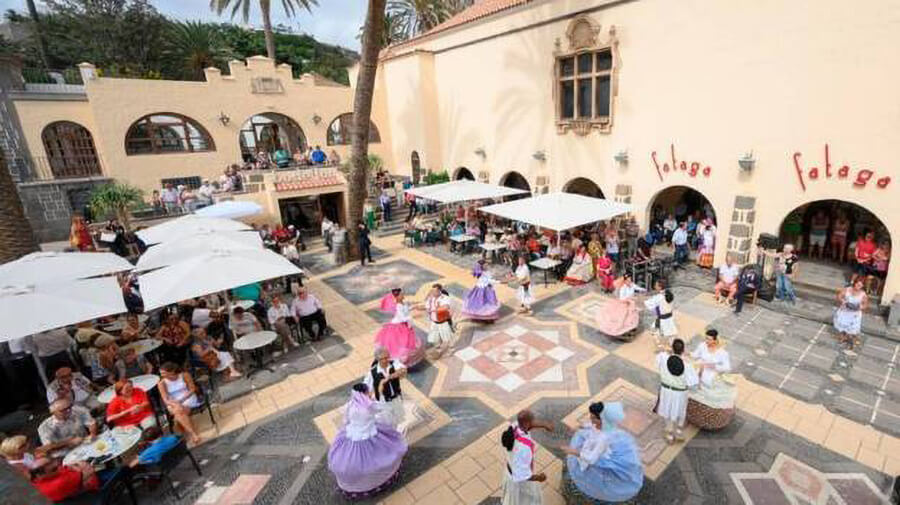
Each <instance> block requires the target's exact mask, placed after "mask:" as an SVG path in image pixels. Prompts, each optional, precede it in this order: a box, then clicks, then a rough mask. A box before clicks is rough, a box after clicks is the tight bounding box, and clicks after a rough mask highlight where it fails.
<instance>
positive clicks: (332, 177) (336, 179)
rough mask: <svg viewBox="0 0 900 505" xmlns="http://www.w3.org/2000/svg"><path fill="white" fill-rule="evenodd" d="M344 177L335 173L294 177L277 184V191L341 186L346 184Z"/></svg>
mask: <svg viewBox="0 0 900 505" xmlns="http://www.w3.org/2000/svg"><path fill="white" fill-rule="evenodd" d="M346 183H347V181H346V179H344V176H343V175H342V174H341V173H340V172H337V171H335V172H334V173H331V174H323V175H308V176H300V177H293V178H290V179H282V180H280V181H276V182H275V191H277V192H283V191H300V190H304V189H314V188H322V187H326V186H340V185H342V184H346Z"/></svg>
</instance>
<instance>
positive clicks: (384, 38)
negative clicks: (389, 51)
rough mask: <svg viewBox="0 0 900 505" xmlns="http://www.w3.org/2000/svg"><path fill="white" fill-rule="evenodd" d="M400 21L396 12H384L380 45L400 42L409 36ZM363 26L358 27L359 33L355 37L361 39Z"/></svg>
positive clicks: (384, 45) (385, 45)
mask: <svg viewBox="0 0 900 505" xmlns="http://www.w3.org/2000/svg"><path fill="white" fill-rule="evenodd" d="M401 21H402V20H401V18H400V16H398V15H396V14H392V13H391V12H386V13H385V14H384V28H383V29H382V32H381V47H387V46H389V45H391V44H393V43H395V42H400V41H403V40H406V39H407V38H409V37H407V36H406V34H405V32H404V30H403V26H402V25H401ZM365 28H366V27H365V26H360V27H359V34H358V35H357V36H356V38H357V39H359V40H362V37H363V31H364V30H365Z"/></svg>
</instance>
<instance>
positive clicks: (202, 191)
mask: <svg viewBox="0 0 900 505" xmlns="http://www.w3.org/2000/svg"><path fill="white" fill-rule="evenodd" d="M213 192H214V190H213V187H212V184H210V183H209V181H208V180H205V181H203V184H201V185H200V187H199V188H198V189H197V203H198V204H200V205H211V204H212V203H213Z"/></svg>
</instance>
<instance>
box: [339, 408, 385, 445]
mask: <svg viewBox="0 0 900 505" xmlns="http://www.w3.org/2000/svg"><path fill="white" fill-rule="evenodd" d="M369 407H370V408H367V409H363V408H359V407H358V406H355V405H353V403H352V402H351V403H348V404H347V405H346V406H345V408H344V433H345V434H346V435H347V438H349V439H350V440H352V441H354V442H359V441H361V440H369V439H370V438H372V437H374V436H375V435H377V434H378V427H377V426H376V425H375V412H374V409H373V408H371V407H373V406H372V405H370V406H369Z"/></svg>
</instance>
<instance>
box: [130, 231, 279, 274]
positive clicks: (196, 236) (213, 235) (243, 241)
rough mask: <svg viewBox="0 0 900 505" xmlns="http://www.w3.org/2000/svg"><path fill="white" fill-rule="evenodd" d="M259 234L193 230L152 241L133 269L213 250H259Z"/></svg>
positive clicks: (260, 241) (157, 266)
mask: <svg viewBox="0 0 900 505" xmlns="http://www.w3.org/2000/svg"><path fill="white" fill-rule="evenodd" d="M262 248H263V242H262V239H261V238H260V237H259V233H255V232H252V231H218V232H200V231H198V232H195V233H192V234H187V235H181V238H179V239H178V240H167V241H165V242H163V243H162V244H156V245H154V246H152V247H150V248H149V249H147V251H146V252H145V253H144V254H142V255H141V257H140V258H139V259H138V262H137V265H136V266H135V269H137V270H139V271H147V270H152V269H154V268H159V267H164V266H169V265H173V264H175V263H178V262H179V261H184V260H185V258H190V257H193V256H200V255H202V254H205V253H208V252H209V251H211V250H215V249H223V250H228V249H262Z"/></svg>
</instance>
